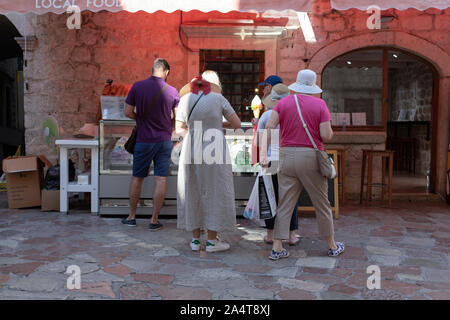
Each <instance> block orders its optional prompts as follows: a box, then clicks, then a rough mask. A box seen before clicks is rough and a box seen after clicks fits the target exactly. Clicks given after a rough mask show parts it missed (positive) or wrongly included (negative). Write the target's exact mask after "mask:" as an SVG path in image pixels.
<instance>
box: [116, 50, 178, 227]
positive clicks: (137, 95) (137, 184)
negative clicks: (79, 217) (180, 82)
mask: <svg viewBox="0 0 450 320" xmlns="http://www.w3.org/2000/svg"><path fill="white" fill-rule="evenodd" d="M169 72H170V66H169V64H168V63H167V61H166V60H164V59H156V60H155V62H154V63H153V68H152V76H151V77H150V78H148V79H146V80H142V81H138V82H136V83H135V84H134V85H133V87H132V88H131V90H130V93H129V94H128V97H127V99H126V103H127V106H126V108H125V115H126V116H127V117H128V118H131V119H135V120H136V122H137V123H139V122H141V121H142V122H141V123H140V125H139V127H138V132H137V139H136V145H135V147H134V153H133V177H132V179H131V186H130V215H129V216H128V217H127V218H124V219H123V220H122V223H123V224H125V225H128V226H136V208H137V203H138V201H139V198H140V196H141V189H142V182H143V181H144V178H145V177H147V176H148V172H149V168H150V164H151V163H152V161H153V162H154V172H155V191H154V193H153V214H152V218H151V219H150V225H149V229H150V230H151V231H155V230H159V229H161V228H162V226H163V225H162V224H161V223H159V221H158V215H159V212H160V211H161V208H162V206H163V203H164V198H165V196H166V180H167V176H168V175H169V166H170V156H171V153H172V148H173V144H172V120H171V119H172V116H173V117H175V114H176V107H177V105H178V102H179V101H180V96H179V95H178V91H177V90H176V89H175V88H174V87H171V86H169V85H168V84H166V79H167V77H168V75H169ZM135 107H136V111H135V110H134V108H135ZM148 108H151V109H148ZM146 109H148V111H147V114H146V115H145V110H146Z"/></svg>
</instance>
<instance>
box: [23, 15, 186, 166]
mask: <svg viewBox="0 0 450 320" xmlns="http://www.w3.org/2000/svg"><path fill="white" fill-rule="evenodd" d="M36 20H37V21H36V25H35V27H34V29H35V31H36V37H37V39H38V40H37V44H36V47H35V49H34V51H33V53H32V57H31V60H30V61H29V67H28V68H26V77H27V80H28V82H29V91H28V92H27V93H26V94H25V114H26V116H25V127H26V144H27V152H28V153H30V154H33V153H37V152H44V153H46V154H49V155H50V157H51V158H52V160H53V161H54V160H56V153H55V150H54V148H53V147H50V148H49V147H47V146H46V145H44V144H43V136H42V124H43V122H44V121H45V120H46V119H48V118H49V117H53V118H55V119H56V121H57V122H58V125H59V126H60V127H61V128H62V130H63V131H64V133H65V135H66V136H71V135H72V133H73V132H74V131H75V130H77V129H79V128H80V127H81V126H82V125H83V124H84V123H87V122H95V116H96V113H97V103H98V101H99V96H100V94H101V92H102V89H103V87H104V84H105V82H106V80H107V79H112V80H114V82H115V83H123V84H132V83H134V82H135V81H137V80H142V79H144V78H147V77H149V76H150V75H151V68H152V64H153V61H154V60H155V58H157V57H164V58H165V59H167V60H168V61H169V63H170V65H171V74H170V76H169V79H168V82H169V83H170V84H171V85H173V86H175V87H176V88H181V87H182V86H183V85H184V84H185V83H186V82H187V80H186V79H187V74H186V73H185V69H186V55H185V49H184V48H183V46H182V45H181V43H180V40H179V37H178V25H179V16H178V15H177V14H176V13H173V14H168V13H162V12H158V13H155V14H152V15H149V14H147V13H144V12H137V13H129V12H120V13H108V12H99V13H91V12H84V13H83V14H82V28H81V29H80V30H68V29H67V27H66V16H65V15H55V14H46V15H42V16H38V17H37V19H36ZM155 26H157V27H155Z"/></svg>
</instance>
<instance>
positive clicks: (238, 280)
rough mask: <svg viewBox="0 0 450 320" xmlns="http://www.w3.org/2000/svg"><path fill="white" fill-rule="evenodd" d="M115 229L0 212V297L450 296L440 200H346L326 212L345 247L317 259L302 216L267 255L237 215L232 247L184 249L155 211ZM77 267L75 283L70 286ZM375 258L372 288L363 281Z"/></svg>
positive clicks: (448, 242) (109, 222)
mask: <svg viewBox="0 0 450 320" xmlns="http://www.w3.org/2000/svg"><path fill="white" fill-rule="evenodd" d="M161 222H162V223H164V229H163V230H160V231H157V232H150V231H149V230H148V228H147V226H148V220H147V219H138V226H137V227H136V228H130V227H127V226H123V225H122V224H121V223H120V219H118V218H117V217H115V218H101V217H98V216H92V215H90V214H89V213H86V212H75V213H71V214H69V215H65V214H60V213H57V212H51V213H50V212H47V213H45V212H40V211H39V210H38V209H31V210H10V209H6V208H2V209H0V299H188V300H191V299H193V300H196V299H200V300H203V299H237V300H245V299H290V300H292V299H450V270H449V262H450V210H449V207H448V206H447V205H445V204H439V203H413V204H409V203H404V204H398V203H397V204H394V208H392V209H388V208H377V207H369V208H365V207H360V206H359V205H356V204H353V205H349V206H347V207H345V208H342V210H341V216H340V218H339V219H338V220H336V221H335V229H336V239H337V240H338V241H343V242H345V244H346V251H345V253H344V254H343V255H341V256H338V257H336V258H329V257H327V256H326V246H325V243H324V242H323V241H321V240H320V239H319V237H318V233H317V225H316V221H315V218H314V216H301V217H300V231H299V233H300V235H301V237H302V238H301V243H300V244H299V245H298V246H296V247H287V248H288V250H289V251H290V254H291V257H289V258H287V259H283V260H280V261H275V262H274V261H270V260H269V259H268V258H267V256H268V254H269V250H270V246H269V245H267V244H264V242H263V241H262V239H263V236H264V234H265V230H264V229H262V228H260V227H258V226H255V225H254V224H252V223H251V222H249V221H247V220H245V219H238V222H239V224H240V225H239V226H238V228H237V229H236V231H235V232H233V233H231V234H223V235H221V237H222V238H223V239H225V240H226V241H228V242H229V243H230V244H231V249H230V250H229V251H227V252H221V253H206V252H205V251H204V248H202V251H200V252H193V251H191V250H190V247H189V241H190V239H191V238H190V237H191V234H190V233H188V232H185V231H183V230H178V229H177V228H176V220H175V219H161ZM71 265H78V266H79V267H80V270H81V289H80V290H68V289H67V279H68V278H69V276H70V275H69V274H66V271H67V268H68V267H69V266H71ZM370 265H378V266H379V267H380V271H381V279H382V280H381V289H379V290H368V289H367V285H366V284H367V278H368V277H369V276H370V274H368V273H367V267H368V266H370Z"/></svg>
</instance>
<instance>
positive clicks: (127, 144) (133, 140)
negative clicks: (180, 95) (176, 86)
mask: <svg viewBox="0 0 450 320" xmlns="http://www.w3.org/2000/svg"><path fill="white" fill-rule="evenodd" d="M168 87H169V85H168V84H167V83H166V85H165V86H164V87H163V88H162V89H161V90H160V91H159V93H158V94H157V95H156V96H155V97H154V98H153V100H152V102H151V103H150V106H149V107H148V108H147V109H145V111H144V115H143V116H142V118H140V119H139V120H140V121H139V122H138V121H136V125H135V126H134V128H133V132H131V135H130V137H129V138H128V140H127V142H125V150H127V151H128V152H129V153H131V154H133V153H134V146H135V145H136V139H137V129H138V128H139V127H140V126H141V125H142V123H143V122H144V119H146V118H147V115H148V113H149V112H150V110H151V109H153V106H154V105H155V102H156V101H157V100H158V98H159V97H160V96H161V95H162V94H163V92H164V91H166V89H167V88H168Z"/></svg>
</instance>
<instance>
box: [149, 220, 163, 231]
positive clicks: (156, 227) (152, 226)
mask: <svg viewBox="0 0 450 320" xmlns="http://www.w3.org/2000/svg"><path fill="white" fill-rule="evenodd" d="M162 227H163V225H162V224H161V223H159V221H158V222H157V223H150V224H149V225H148V228H149V229H150V231H157V230H159V229H162Z"/></svg>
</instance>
